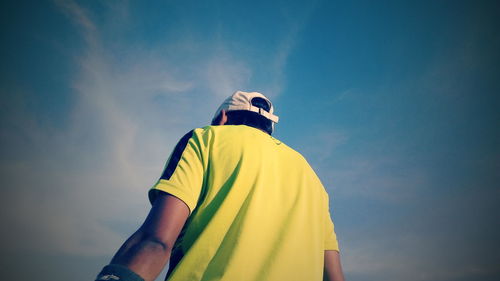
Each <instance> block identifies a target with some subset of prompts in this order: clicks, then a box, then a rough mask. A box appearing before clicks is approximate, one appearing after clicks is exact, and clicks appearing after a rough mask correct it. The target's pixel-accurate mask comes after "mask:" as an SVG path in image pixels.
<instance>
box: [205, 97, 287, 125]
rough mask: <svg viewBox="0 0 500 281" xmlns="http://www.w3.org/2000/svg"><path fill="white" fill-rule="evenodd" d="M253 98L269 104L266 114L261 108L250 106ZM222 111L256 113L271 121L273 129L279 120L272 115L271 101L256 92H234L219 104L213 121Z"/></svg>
mask: <svg viewBox="0 0 500 281" xmlns="http://www.w3.org/2000/svg"><path fill="white" fill-rule="evenodd" d="M253 98H262V99H264V100H265V101H266V102H267V103H268V104H269V112H267V111H266V110H265V109H263V108H260V107H257V106H254V105H253V104H252V99H253ZM223 109H224V110H226V111H233V110H248V111H252V112H255V113H258V114H260V115H262V116H264V117H266V118H267V119H269V120H271V121H273V127H274V123H278V120H279V117H278V116H276V115H274V114H273V112H274V108H273V104H272V103H271V101H270V100H269V99H268V98H266V96H264V95H263V94H261V93H257V92H250V93H247V92H242V91H237V92H235V93H234V94H232V95H231V96H230V97H228V98H227V99H226V100H225V101H224V102H223V103H222V104H221V106H220V107H219V109H217V111H216V112H215V115H214V118H213V120H215V118H217V116H218V115H219V114H220V112H221V111H222V110H223Z"/></svg>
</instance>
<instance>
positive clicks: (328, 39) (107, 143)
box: [0, 0, 500, 281]
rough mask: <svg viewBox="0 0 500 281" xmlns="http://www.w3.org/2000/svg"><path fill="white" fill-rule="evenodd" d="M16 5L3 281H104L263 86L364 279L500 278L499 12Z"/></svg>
mask: <svg viewBox="0 0 500 281" xmlns="http://www.w3.org/2000/svg"><path fill="white" fill-rule="evenodd" d="M0 5H1V9H0V14H1V16H0V22H1V39H2V40H1V42H2V44H1V47H0V49H1V52H0V55H1V61H2V63H1V64H0V73H1V75H0V94H1V102H0V118H1V119H0V120H1V121H0V130H1V131H0V136H1V138H0V141H1V147H0V155H1V157H0V166H1V170H0V172H1V177H0V178H1V187H2V189H1V190H2V196H1V199H0V200H1V206H2V212H1V215H0V218H1V219H2V225H4V226H8V227H2V230H1V238H2V239H1V243H2V245H1V247H0V248H1V249H2V255H1V260H2V262H1V264H2V267H0V270H1V271H0V272H2V275H3V276H9V277H11V279H12V278H14V277H12V276H16V277H15V279H16V280H31V279H32V277H33V276H34V275H36V276H37V279H38V280H67V279H68V278H71V280H91V279H92V278H93V277H94V276H95V274H96V273H97V272H98V271H99V270H100V268H101V267H102V266H103V265H105V264H106V263H107V262H109V260H110V258H111V257H112V255H113V254H114V253H115V251H116V250H117V248H118V247H119V246H120V245H121V243H122V242H123V241H124V240H125V239H126V238H127V237H128V236H129V235H130V234H131V233H132V232H133V231H134V230H135V229H136V228H137V227H138V226H139V224H140V223H141V222H142V220H143V219H144V217H145V215H146V214H147V211H148V209H149V203H148V201H147V196H146V193H147V190H148V189H149V188H150V186H151V185H152V184H154V182H155V181H156V180H157V178H158V177H159V175H160V174H161V170H162V168H163V165H164V163H165V161H166V159H167V157H168V155H169V153H170V151H171V150H172V149H173V146H174V145H175V143H176V142H177V140H178V139H179V138H180V137H181V136H182V135H183V134H184V133H185V132H187V131H189V130H191V129H192V128H194V127H201V126H205V125H207V124H208V123H209V120H210V119H211V117H212V114H213V113H214V111H215V109H216V108H217V106H218V105H219V104H220V102H221V101H222V100H223V99H224V98H225V97H226V96H228V95H230V94H231V93H232V92H233V91H235V90H248V91H260V92H262V93H264V94H266V95H268V96H269V97H271V98H272V99H273V101H274V103H275V107H276V113H277V114H278V115H279V116H280V123H279V124H278V125H277V127H276V137H277V138H279V139H280V140H282V141H283V142H285V143H287V144H288V145H289V146H291V147H293V148H295V149H296V150H298V151H299V152H301V153H302V154H303V155H304V156H305V157H306V158H307V159H308V161H309V162H310V164H311V165H312V166H313V167H314V168H315V170H316V171H317V173H318V175H319V176H320V178H321V179H322V181H323V183H324V185H325V187H326V188H327V190H328V192H329V193H330V197H331V202H330V206H331V209H332V211H333V219H334V222H335V225H336V230H337V234H338V236H339V240H340V245H341V250H342V259H343V264H344V269H345V273H346V276H347V278H348V280H384V281H391V280H394V281H396V280H406V281H413V280H415V281H417V280H418V281H426V280H429V281H430V280H437V281H439V280H442V281H447V280H498V278H499V276H500V269H499V268H498V262H499V260H500V254H499V253H500V242H499V239H498V237H500V230H499V228H498V221H499V211H500V210H499V207H498V201H499V199H500V190H499V174H500V173H499V168H500V163H499V159H500V151H499V143H500V140H499V134H498V123H499V120H500V116H499V115H500V114H499V112H500V111H499V98H498V93H499V90H500V87H499V82H498V81H499V79H498V69H499V66H500V64H499V63H500V55H499V52H498V50H500V31H499V29H498V27H497V26H498V19H497V18H498V16H499V10H500V9H499V7H498V4H497V3H494V1H381V2H375V1H354V2H344V1H262V2H256V1H252V2H248V1H153V2H149V1H148V2H146V1H117V0H108V1H67V0H55V1H31V2H30V1H10V2H8V1H4V2H2V4H0ZM21 268H22V270H21ZM75 276H76V277H75ZM160 279H162V278H159V280H160Z"/></svg>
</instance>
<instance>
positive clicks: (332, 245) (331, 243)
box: [324, 195, 339, 251]
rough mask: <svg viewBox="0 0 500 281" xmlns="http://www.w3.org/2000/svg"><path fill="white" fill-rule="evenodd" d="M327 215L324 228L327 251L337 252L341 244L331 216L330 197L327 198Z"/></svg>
mask: <svg viewBox="0 0 500 281" xmlns="http://www.w3.org/2000/svg"><path fill="white" fill-rule="evenodd" d="M325 210H326V214H325V216H324V228H325V250H335V251H339V243H338V241H337V235H336V234H335V226H334V225H333V221H332V218H331V215H330V207H329V200H328V195H327V196H326V207H325Z"/></svg>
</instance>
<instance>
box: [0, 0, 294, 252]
mask: <svg viewBox="0 0 500 281" xmlns="http://www.w3.org/2000/svg"><path fill="white" fill-rule="evenodd" d="M54 3H55V6H56V7H57V9H58V10H60V11H61V12H62V13H63V14H64V15H65V16H66V17H67V18H68V21H69V22H70V23H71V24H74V25H75V27H76V30H77V31H78V32H79V34H81V35H82V38H83V39H84V42H85V45H84V46H82V49H81V53H80V55H79V56H77V57H76V58H75V61H74V62H75V64H74V65H75V72H74V73H73V74H72V76H71V77H72V80H71V82H70V85H71V88H72V89H73V91H72V92H71V93H68V94H69V95H71V100H72V104H71V108H70V109H69V111H68V114H67V115H66V116H64V118H65V119H66V121H65V122H63V123H64V125H63V126H57V127H56V126H52V125H51V124H43V125H42V124H40V122H38V121H37V118H36V116H34V115H33V114H32V113H31V112H30V111H29V110H28V109H27V108H25V107H24V104H25V103H27V102H28V99H29V95H30V94H33V93H27V95H25V97H24V98H23V97H22V95H16V94H13V96H17V97H18V102H17V105H16V106H15V108H14V109H12V110H11V111H9V112H10V113H8V112H7V113H5V114H10V115H9V116H8V118H7V119H6V120H9V121H8V122H9V124H8V126H10V127H16V128H18V129H17V130H5V131H3V132H2V134H3V136H2V137H3V141H4V143H6V145H7V146H12V147H13V146H16V145H17V147H18V148H19V147H21V145H20V144H23V146H24V147H27V148H28V149H24V151H17V152H16V153H17V154H16V155H15V156H13V157H14V158H15V159H10V160H11V161H9V163H6V162H4V161H2V163H1V165H2V173H3V177H2V178H3V179H2V181H3V184H4V185H6V186H9V189H7V190H6V191H5V194H7V195H8V196H5V197H4V198H7V197H8V198H12V199H9V200H3V201H5V202H4V205H3V208H5V210H10V211H9V212H3V215H2V216H3V217H4V218H5V220H6V221H8V222H10V223H11V224H12V227H11V228H10V229H9V230H5V231H8V233H5V235H4V236H3V237H9V240H8V241H10V242H12V243H10V242H9V243H10V245H5V246H6V248H11V250H14V249H20V247H21V246H20V245H19V243H15V242H13V241H15V240H16V239H19V238H20V237H25V236H27V235H30V234H29V233H37V237H38V240H37V241H34V242H33V243H31V242H28V243H25V245H24V248H26V249H31V250H35V249H36V250H37V251H41V252H47V253H49V254H54V253H62V254H67V255H75V256H80V255H89V256H102V255H106V256H109V255H111V254H113V252H114V250H116V249H117V247H118V246H119V244H120V243H121V242H122V241H123V239H125V238H126V236H127V235H129V234H130V233H127V232H126V231H124V230H123V229H124V228H123V227H118V228H116V227H115V226H116V225H122V226H125V228H126V229H129V231H132V230H133V228H134V227H136V226H138V223H139V221H140V220H141V219H142V218H143V216H141V214H142V215H145V214H146V212H147V209H148V202H147V197H146V191H147V189H148V188H149V186H150V185H151V184H153V183H154V181H155V180H156V178H157V177H158V175H159V173H160V172H161V169H162V167H163V164H164V162H165V161H166V159H167V156H168V153H169V151H170V150H171V149H172V147H173V145H174V144H175V143H176V141H177V140H178V138H179V137H180V136H182V134H183V133H185V131H187V130H189V129H191V128H192V127H193V126H201V125H206V124H208V121H209V119H210V117H211V114H212V113H213V110H215V108H216V105H217V104H218V103H219V102H220V101H221V100H222V99H223V98H224V97H226V96H227V95H229V94H230V93H232V92H233V91H234V90H237V89H246V88H250V87H252V85H250V84H249V83H250V82H249V81H250V79H251V78H252V74H253V69H252V67H253V65H252V62H251V59H249V58H245V57H242V56H241V55H239V54H237V53H234V52H231V51H230V50H228V49H224V48H221V47H220V46H224V43H223V42H214V43H213V44H214V46H215V47H214V48H206V46H199V45H197V44H195V43H193V42H192V41H190V40H186V41H185V42H184V44H187V45H189V46H188V48H180V47H179V46H178V45H169V44H168V43H165V44H163V45H158V46H154V47H146V46H141V45H140V44H138V43H135V44H132V45H129V43H130V42H129V41H128V40H127V39H126V38H120V36H116V39H114V40H113V42H110V41H109V40H107V38H106V36H107V35H108V34H109V33H110V32H111V33H116V34H120V28H122V26H121V24H117V22H122V23H123V24H126V23H127V21H128V19H127V17H128V15H129V11H127V10H126V8H123V6H114V5H108V6H106V7H107V8H108V9H109V10H108V11H107V12H106V11H104V13H110V14H114V13H113V11H115V10H116V9H118V10H119V11H118V12H119V13H118V15H119V16H117V17H115V18H114V19H111V20H109V21H102V20H101V21H97V20H96V19H95V14H94V13H93V11H92V10H89V9H86V8H85V7H84V6H82V5H80V4H79V3H77V2H75V1H72V0H67V1H65V0H56V1H54ZM125 7H126V6H125ZM101 16H102V15H101ZM301 24H302V23H301ZM299 30H300V28H299V26H295V27H293V28H291V30H290V33H289V34H288V35H286V36H285V38H284V39H283V42H282V44H281V45H280V46H279V48H278V49H279V52H278V53H277V54H276V56H275V57H274V59H273V62H274V63H273V69H272V72H273V73H274V74H275V76H276V78H273V79H274V80H272V82H271V84H270V85H271V86H272V87H271V88H273V90H272V91H271V92H272V93H273V94H274V95H276V94H279V93H280V91H281V88H282V87H283V85H284V83H285V82H284V79H283V77H284V74H283V73H284V69H285V67H286V61H287V59H288V56H289V54H290V53H291V50H292V48H293V45H294V44H295V41H296V40H297V34H298V32H299ZM181 41H182V40H181ZM181 41H178V42H177V43H176V44H179V42H181ZM205 49H209V50H214V51H213V52H208V53H207V54H205V55H203V56H201V57H200V56H192V57H194V58H195V60H194V61H189V63H188V64H179V63H178V62H179V59H178V58H179V56H182V55H185V56H188V55H190V54H191V53H190V52H191V51H192V50H195V51H194V52H198V51H199V50H205ZM196 50H198V51H196ZM183 52H184V53H183ZM120 54H133V55H129V56H128V55H127V56H123V55H120ZM251 90H255V89H254V88H253V87H252V89H251ZM203 120H204V121H203ZM28 159H29V161H28ZM26 175H30V178H29V179H27V180H26V179H25V178H26ZM20 179H23V180H20ZM21 187H23V188H21ZM138 198H143V199H142V200H138ZM26 238H27V237H26ZM21 240H22V241H30V240H29V239H24V240H23V239H21ZM35 244H36V245H35Z"/></svg>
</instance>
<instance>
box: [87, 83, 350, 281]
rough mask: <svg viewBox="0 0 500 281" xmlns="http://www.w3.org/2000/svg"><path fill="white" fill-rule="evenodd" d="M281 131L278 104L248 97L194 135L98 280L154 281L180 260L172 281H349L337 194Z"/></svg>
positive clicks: (233, 101) (235, 100)
mask: <svg viewBox="0 0 500 281" xmlns="http://www.w3.org/2000/svg"><path fill="white" fill-rule="evenodd" d="M275 123H278V117H277V116H276V115H274V108H273V105H272V103H271V101H270V100H269V99H268V98H266V97H265V96H264V95H262V94H260V93H256V92H252V93H246V92H241V91H238V92H236V93H234V94H233V95H232V96H230V97H229V98H228V99H226V100H225V101H224V103H223V104H222V105H221V106H220V107H219V109H218V110H217V112H216V114H215V116H214V118H213V120H212V126H208V127H205V128H199V129H195V130H193V131H191V132H189V133H188V134H186V135H185V136H184V137H183V138H182V139H181V140H180V141H179V143H178V144H177V146H176V147H175V149H174V151H173V153H172V155H171V156H170V159H169V160H168V162H167V165H166V167H165V170H164V171H163V174H162V176H161V177H160V180H159V181H158V182H157V183H156V185H155V186H154V187H153V188H152V189H151V190H150V191H149V199H150V201H151V204H152V208H151V211H150V213H149V214H148V216H147V218H146V220H145V221H144V223H143V225H142V226H141V227H140V228H139V229H138V230H137V231H136V232H135V233H134V234H133V235H132V236H131V237H130V238H129V239H128V240H127V241H126V242H125V243H124V244H123V246H122V247H121V248H120V249H119V250H118V252H117V253H116V255H115V256H114V257H113V259H112V260H111V263H110V265H108V266H106V267H104V269H103V270H102V272H101V273H100V274H99V275H98V277H97V280H134V281H135V280H137V281H139V280H146V281H150V280H154V279H155V278H156V277H157V276H158V275H159V274H160V272H161V271H162V269H163V268H164V266H165V264H166V263H167V261H169V260H170V267H169V272H168V274H167V280H169V281H177V280H185V281H191V280H192V281H195V280H230V281H239V280H254V281H257V280H259V281H260V280H272V281H274V280H276V281H283V280H286V281H289V280H297V281H311V280H322V278H324V280H334V281H343V280H344V277H343V274H342V269H341V266H340V258H339V252H338V243H337V239H336V236H335V232H334V226H333V223H332V221H331V218H330V214H329V210H328V194H327V193H326V191H325V189H324V187H323V186H322V184H321V182H320V180H319V179H318V177H317V176H316V174H315V173H314V171H313V170H312V168H311V167H310V166H309V165H308V163H307V162H306V160H305V159H304V158H303V157H302V156H301V155H300V154H299V153H298V152H296V151H294V150H293V149H291V148H289V147H288V146H286V145H285V144H284V143H282V142H281V141H279V140H277V139H275V138H273V137H272V136H271V134H272V132H273V130H274V124H275Z"/></svg>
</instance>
